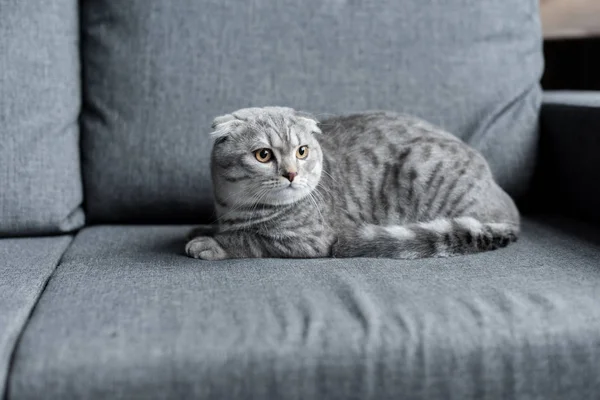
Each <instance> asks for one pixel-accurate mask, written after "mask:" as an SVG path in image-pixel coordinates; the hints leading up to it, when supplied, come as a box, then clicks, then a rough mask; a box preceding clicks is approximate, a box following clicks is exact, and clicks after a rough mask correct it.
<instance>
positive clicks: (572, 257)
mask: <svg viewBox="0 0 600 400" xmlns="http://www.w3.org/2000/svg"><path fill="white" fill-rule="evenodd" d="M537 14H538V10H537V0H480V1H473V0H449V1H445V2H441V1H435V0H402V1H393V0H380V1H377V2H369V1H366V0H307V1H304V2H297V1H293V0H282V1H279V0H278V1H268V0H251V1H247V2H243V1H240V0H175V1H172V2H167V1H163V0H128V1H110V0H82V1H76V0H54V1H47V0H27V1H16V0H0V237H2V239H0V396H3V397H4V398H6V399H71V398H81V399H95V398H110V399H130V398H149V399H167V398H174V399H177V398H182V399H183V398H201V399H213V398H214V399H236V398H243V399H250V398H256V399H266V398H285V399H321V398H323V399H354V398H356V399H391V398H394V399H396V398H402V399H512V398H515V399H517V398H518V399H597V398H600V228H599V224H600V211H599V210H600V208H599V206H600V161H599V159H598V153H599V152H600V94H593V93H588V94H586V95H583V94H577V93H567V94H565V93H553V94H545V95H543V94H542V92H541V90H540V87H539V84H538V82H539V78H540V75H541V72H542V56H541V37H540V28H539V20H538V17H537ZM268 104H274V105H288V106H292V107H296V108H299V109H304V110H307V111H311V112H314V113H316V114H317V115H319V116H323V115H327V114H330V113H349V112H353V111H360V110H366V109H388V110H394V111H402V112H409V113H412V114H416V115H418V116H421V117H423V118H426V119H428V120H430V121H432V122H434V123H436V124H438V125H440V126H443V127H444V128H446V129H448V130H450V131H452V132H453V133H455V134H456V135H458V136H459V137H461V138H462V139H464V140H465V141H466V142H468V143H469V144H471V145H472V146H474V147H476V148H478V149H479V150H480V151H482V153H483V154H484V155H485V156H486V157H487V159H488V160H489V162H490V165H491V167H492V169H493V171H494V174H495V176H496V178H497V180H498V181H499V183H500V184H501V185H502V186H503V187H504V188H505V189H506V190H507V191H509V193H511V195H513V196H514V197H515V198H516V199H517V200H518V201H519V204H520V207H521V210H522V212H523V215H524V216H523V233H522V236H521V238H520V240H519V241H518V242H517V243H516V244H514V245H511V246H509V247H508V248H506V249H502V250H498V251H495V252H490V253H484V254H479V255H473V256H468V257H456V258H450V259H426V260H414V261H397V260H384V259H315V260H281V259H269V260H232V261H223V262H218V263H210V262H203V261H198V260H193V259H190V258H187V257H185V256H184V255H183V246H184V237H185V234H186V233H187V231H188V229H190V228H191V227H192V226H193V225H196V224H202V223H210V222H211V217H212V212H213V210H212V197H211V185H210V179H209V170H208V155H209V151H210V140H209V138H208V135H207V132H208V131H209V130H210V121H211V118H212V117H214V116H215V115H219V114H221V113H224V112H228V111H231V110H233V109H236V108H240V107H244V106H249V105H257V106H260V105H268ZM366 140H368V138H366Z"/></svg>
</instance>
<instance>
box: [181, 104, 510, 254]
mask: <svg viewBox="0 0 600 400" xmlns="http://www.w3.org/2000/svg"><path fill="white" fill-rule="evenodd" d="M213 129H214V132H213V136H214V139H215V142H214V146H213V150H212V179H213V186H214V195H215V202H216V210H217V216H218V226H216V229H215V231H214V232H212V233H209V232H208V231H206V232H204V233H198V232H197V231H196V232H195V233H194V236H196V237H194V238H193V239H191V240H190V241H189V242H188V243H187V245H186V249H185V250H186V253H187V254H188V255H189V256H190V257H194V258H201V259H204V260H222V259H227V258H251V257H293V258H308V257H329V256H333V257H388V258H399V259H415V258H422V257H447V256H453V255H460V254H469V253H476V252H481V251H486V250H493V249H497V248H500V247H504V246H506V245H508V244H509V243H510V242H513V241H515V240H516V239H517V235H518V233H519V213H518V211H517V208H516V207H515V204H514V203H513V201H512V199H511V198H510V197H509V196H508V195H507V194H506V193H505V192H504V191H503V190H502V189H501V188H500V187H499V186H498V185H497V184H496V183H495V182H494V180H493V178H492V174H491V172H490V169H489V167H488V165H487V163H486V161H485V160H484V159H483V157H482V156H481V155H480V154H479V153H478V152H476V151H475V150H473V149H471V148H470V147H468V146H467V145H466V144H464V143H463V142H462V141H460V140H459V139H457V138H456V137H454V136H453V135H451V134H449V133H447V132H444V131H442V130H441V129H439V128H436V127H434V126H432V125H430V124H428V123H426V122H424V121H422V120H419V119H417V118H413V117H407V116H401V115H397V114H393V113H389V112H370V113H364V114H357V115H351V116H345V117H337V118H332V119H329V120H326V121H323V122H322V123H318V122H317V120H316V119H315V118H313V117H311V116H310V115H308V114H304V113H301V112H297V111H295V110H293V109H290V108H281V107H266V108H246V109H242V110H239V111H236V112H234V113H232V114H227V115H224V116H221V117H218V118H216V119H215V120H214V123H213ZM197 235H200V236H197Z"/></svg>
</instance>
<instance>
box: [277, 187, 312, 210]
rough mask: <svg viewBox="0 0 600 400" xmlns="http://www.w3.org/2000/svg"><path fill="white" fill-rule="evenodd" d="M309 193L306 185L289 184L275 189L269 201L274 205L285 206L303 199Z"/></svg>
mask: <svg viewBox="0 0 600 400" xmlns="http://www.w3.org/2000/svg"><path fill="white" fill-rule="evenodd" d="M309 194H310V190H309V189H308V188H307V187H298V186H292V185H289V186H286V187H283V188H281V189H279V190H277V192H276V193H274V194H273V196H272V198H271V199H270V200H271V201H269V203H271V205H274V206H287V205H290V204H293V203H297V202H299V201H300V200H302V199H305V198H306V197H308V195H309Z"/></svg>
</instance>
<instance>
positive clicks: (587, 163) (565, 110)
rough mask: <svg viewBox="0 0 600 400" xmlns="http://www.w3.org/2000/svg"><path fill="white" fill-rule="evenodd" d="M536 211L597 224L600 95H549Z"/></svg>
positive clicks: (543, 116) (544, 114)
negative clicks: (553, 213)
mask: <svg viewBox="0 0 600 400" xmlns="http://www.w3.org/2000/svg"><path fill="white" fill-rule="evenodd" d="M541 124H542V137H541V141H540V156H539V158H540V160H539V166H538V173H537V179H536V182H535V183H536V184H535V185H534V192H535V193H534V196H533V200H532V203H533V205H534V208H538V209H540V208H543V207H545V208H546V211H553V212H560V213H562V214H564V215H571V216H575V217H578V218H581V219H583V220H586V221H593V222H596V223H598V224H600V207H599V205H600V158H599V157H598V154H600V93H591V92H590V93H585V94H583V93H579V94H578V93H548V94H547V95H546V96H545V99H544V105H543V107H542V113H541Z"/></svg>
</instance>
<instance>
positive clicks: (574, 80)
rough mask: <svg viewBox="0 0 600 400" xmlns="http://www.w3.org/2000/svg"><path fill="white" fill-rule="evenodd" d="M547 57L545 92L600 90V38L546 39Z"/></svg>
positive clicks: (545, 49) (544, 79) (544, 78)
mask: <svg viewBox="0 0 600 400" xmlns="http://www.w3.org/2000/svg"><path fill="white" fill-rule="evenodd" d="M599 1H600V0H599ZM599 23H600V21H599ZM544 57H545V60H546V69H545V72H544V76H543V78H542V86H543V88H544V89H546V90H600V37H589V38H565V39H549V40H546V41H545V42H544Z"/></svg>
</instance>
